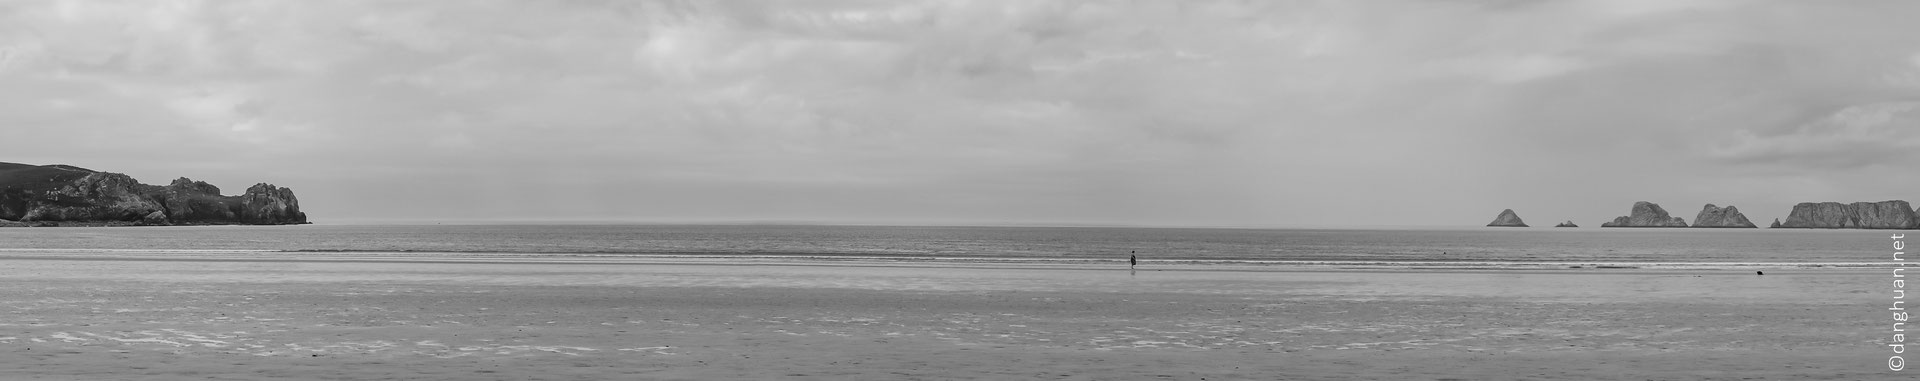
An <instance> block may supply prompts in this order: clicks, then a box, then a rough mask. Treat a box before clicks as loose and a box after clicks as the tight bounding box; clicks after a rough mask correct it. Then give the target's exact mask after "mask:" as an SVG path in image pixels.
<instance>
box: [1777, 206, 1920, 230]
mask: <svg viewBox="0 0 1920 381" xmlns="http://www.w3.org/2000/svg"><path fill="white" fill-rule="evenodd" d="M1780 227H1783V228H1813V229H1914V228H1920V220H1916V219H1915V218H1914V211H1913V209H1912V206H1911V205H1908V204H1907V202H1906V201H1905V200H1889V201H1881V202H1856V203H1852V204H1841V203H1838V202H1803V203H1800V204H1798V205H1794V206H1793V211H1792V212H1790V213H1788V214H1787V220H1786V222H1783V223H1781V224H1780Z"/></svg>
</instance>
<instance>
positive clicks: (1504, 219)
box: [1487, 209, 1527, 228]
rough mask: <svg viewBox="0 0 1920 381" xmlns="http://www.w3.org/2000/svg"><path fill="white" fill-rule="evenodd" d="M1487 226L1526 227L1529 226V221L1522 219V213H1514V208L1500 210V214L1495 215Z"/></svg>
mask: <svg viewBox="0 0 1920 381" xmlns="http://www.w3.org/2000/svg"><path fill="white" fill-rule="evenodd" d="M1487 226H1497V227H1515V228H1524V227H1527V223H1526V222H1525V221H1520V215H1519V214H1516V213H1514V212H1513V209H1507V210H1502V211H1500V215H1499V216H1497V217H1494V218H1493V222H1490V223H1487Z"/></svg>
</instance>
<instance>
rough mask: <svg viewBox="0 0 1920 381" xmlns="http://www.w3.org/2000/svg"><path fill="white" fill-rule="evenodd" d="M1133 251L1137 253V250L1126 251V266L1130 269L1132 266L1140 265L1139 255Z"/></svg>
mask: <svg viewBox="0 0 1920 381" xmlns="http://www.w3.org/2000/svg"><path fill="white" fill-rule="evenodd" d="M1134 253H1139V251H1127V268H1128V269H1132V268H1134V267H1139V266H1140V256H1138V255H1134Z"/></svg>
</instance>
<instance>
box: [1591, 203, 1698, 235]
mask: <svg viewBox="0 0 1920 381" xmlns="http://www.w3.org/2000/svg"><path fill="white" fill-rule="evenodd" d="M1600 227H1603V228H1684V227H1687V221H1686V220H1682V219H1680V217H1672V216H1668V215H1667V210H1666V209H1662V208H1660V204H1655V203H1651V202H1646V201H1640V202H1635V203H1633V211H1632V214H1628V215H1625V216H1620V217H1616V218H1614V219H1613V222H1607V223H1603V224H1600Z"/></svg>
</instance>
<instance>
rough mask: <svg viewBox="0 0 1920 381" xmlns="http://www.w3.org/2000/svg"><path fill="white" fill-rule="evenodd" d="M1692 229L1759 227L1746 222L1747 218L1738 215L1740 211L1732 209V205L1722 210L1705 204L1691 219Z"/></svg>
mask: <svg viewBox="0 0 1920 381" xmlns="http://www.w3.org/2000/svg"><path fill="white" fill-rule="evenodd" d="M1693 227H1696V228H1758V227H1759V226H1755V225H1754V224H1753V221H1749V220H1747V216H1746V215H1744V214H1740V209H1739V208H1735V207H1733V205H1727V207H1725V208H1722V207H1717V206H1713V204H1707V206H1706V207H1704V208H1701V209H1700V214H1698V215H1695V216H1694V217H1693Z"/></svg>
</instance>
